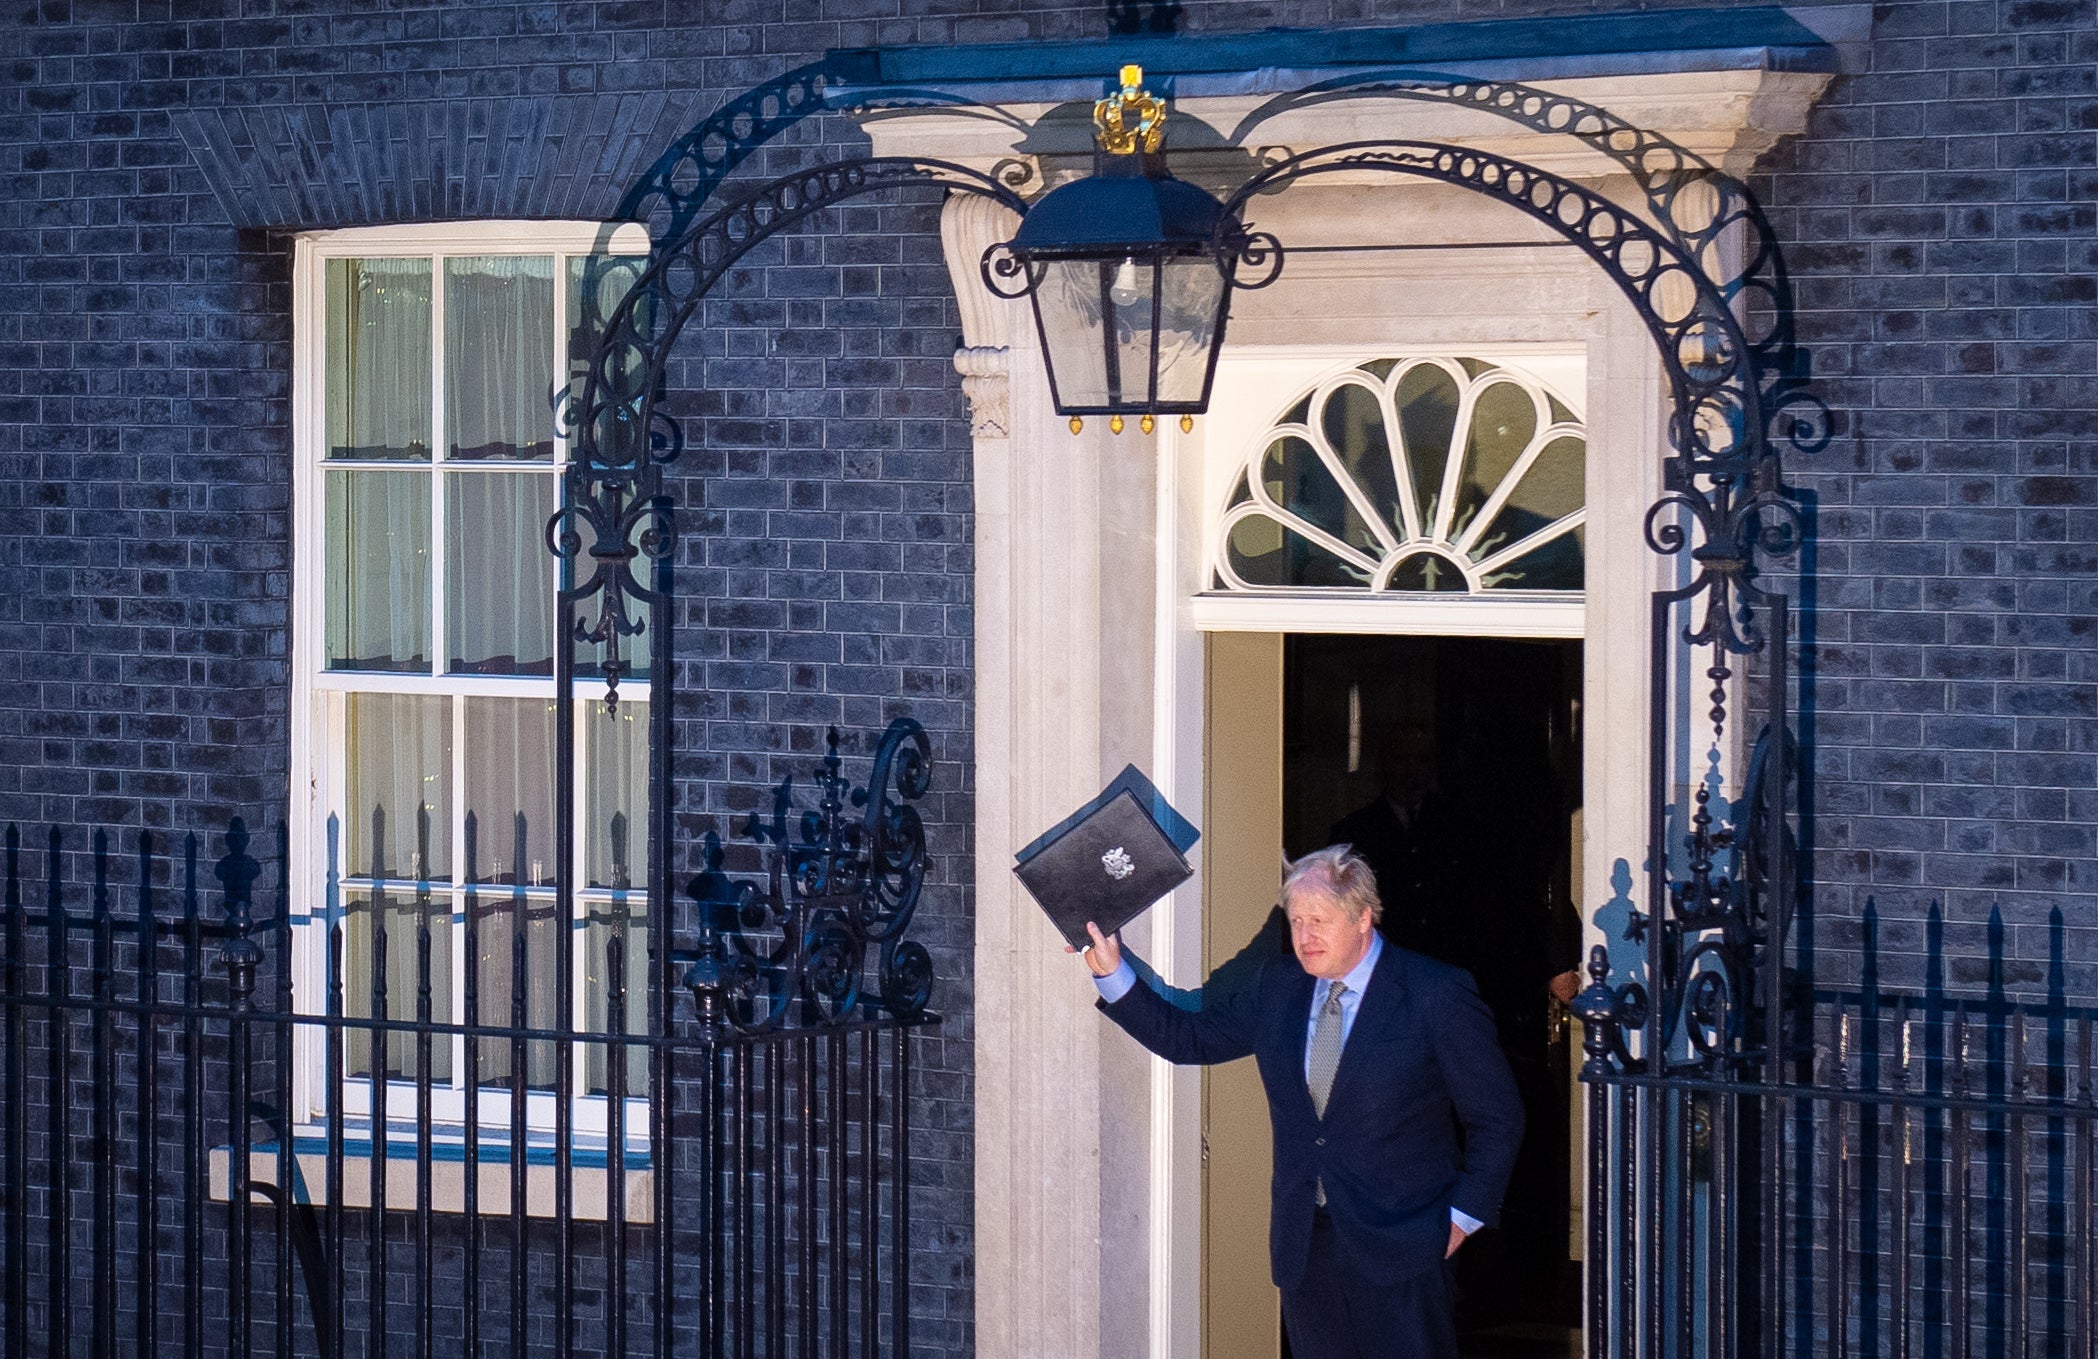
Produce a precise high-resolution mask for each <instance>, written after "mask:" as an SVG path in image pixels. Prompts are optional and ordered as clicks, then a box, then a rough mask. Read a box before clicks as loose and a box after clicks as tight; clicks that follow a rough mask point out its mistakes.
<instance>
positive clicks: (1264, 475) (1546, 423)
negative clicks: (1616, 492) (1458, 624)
mask: <svg viewBox="0 0 2098 1359" xmlns="http://www.w3.org/2000/svg"><path fill="white" fill-rule="evenodd" d="M1587 458H1588V439H1587V434H1586V431H1585V429H1584V428H1583V426H1582V424H1581V422H1580V420H1579V418H1578V417H1576V416H1575V415H1574V414H1573V412H1572V411H1571V410H1570V409H1569V408H1568V407H1567V405H1566V404H1565V402H1563V401H1561V400H1560V399H1559V398H1557V397H1555V396H1554V395H1553V394H1552V393H1551V392H1549V391H1547V390H1546V389H1545V388H1544V386H1543V384H1541V383H1540V382H1538V381H1537V380H1536V379H1535V378H1532V377H1530V376H1528V375H1527V374H1524V373H1520V372H1517V371H1516V370H1514V369H1511V368H1503V367H1500V366H1498V365H1496V364H1493V363H1490V362H1487V361H1484V360H1480V359H1467V358H1457V359H1440V358H1433V359H1421V358H1415V359H1403V360H1402V359H1374V360H1371V361H1370V362H1367V363H1364V364H1361V365H1360V366H1358V367H1355V368H1351V369H1349V370H1348V371H1347V372H1345V373H1340V374H1337V375H1335V376H1333V377H1329V378H1327V379H1325V380H1324V381H1322V382H1320V383H1319V384H1318V386H1317V387H1315V388H1313V389H1312V391H1311V392H1310V393H1309V394H1307V395H1305V396H1302V397H1300V398H1298V399H1296V400H1294V401H1292V402H1291V403H1290V404H1289V406H1288V407H1287V408H1286V409H1285V413H1284V414H1283V417H1282V419H1281V420H1279V421H1278V422H1277V423H1276V424H1275V425H1274V426H1272V427H1271V428H1270V429H1269V430H1268V431H1267V433H1266V435H1265V436H1264V437H1263V438H1261V440H1260V441H1259V442H1258V443H1257V444H1256V446H1255V448H1254V450H1253V452H1252V456H1251V458H1250V459H1249V461H1248V463H1247V465H1246V467H1245V469H1244V471H1243V472H1242V473H1241V474H1239V475H1238V476H1236V477H1234V478H1233V480H1232V490H1231V494H1230V496H1229V497H1228V499H1227V503H1226V505H1225V507H1224V515H1223V523H1222V526H1221V528H1222V531H1221V532H1220V533H1219V534H1218V539H1217V541H1218V551H1217V559H1216V562H1215V563H1214V576H1213V584H1214V587H1215V588H1216V589H1219V590H1259V591H1273V590H1319V591H1365V592H1390V593H1397V594H1405V593H1419V594H1479V593H1481V592H1492V591H1511V590H1551V591H1561V592H1564V591H1578V590H1580V589H1581V587H1582V576H1583V570H1584V566H1585V547H1586V541H1585V533H1584V530H1583V523H1584V521H1585V518H1586V506H1587V488H1586V479H1587Z"/></svg>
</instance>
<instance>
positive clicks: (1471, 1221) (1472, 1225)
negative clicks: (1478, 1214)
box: [1450, 1208, 1486, 1236]
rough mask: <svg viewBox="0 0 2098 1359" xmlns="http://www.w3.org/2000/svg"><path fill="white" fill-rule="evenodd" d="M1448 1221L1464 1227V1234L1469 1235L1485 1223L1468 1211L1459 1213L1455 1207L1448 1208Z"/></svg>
mask: <svg viewBox="0 0 2098 1359" xmlns="http://www.w3.org/2000/svg"><path fill="white" fill-rule="evenodd" d="M1450 1221H1452V1222H1454V1223H1456V1224H1457V1225H1458V1226H1460V1227H1462V1228H1464V1234H1465V1235H1466V1236H1470V1235H1471V1234H1472V1233H1473V1232H1475V1231H1477V1230H1479V1228H1481V1227H1483V1226H1485V1225H1486V1224H1485V1223H1483V1222H1481V1221H1479V1219H1477V1218H1475V1217H1473V1216H1472V1215H1471V1214H1470V1213H1460V1212H1458V1211H1457V1210H1456V1209H1455V1208H1452V1209H1450Z"/></svg>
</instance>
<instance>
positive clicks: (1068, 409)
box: [983, 66, 1281, 434]
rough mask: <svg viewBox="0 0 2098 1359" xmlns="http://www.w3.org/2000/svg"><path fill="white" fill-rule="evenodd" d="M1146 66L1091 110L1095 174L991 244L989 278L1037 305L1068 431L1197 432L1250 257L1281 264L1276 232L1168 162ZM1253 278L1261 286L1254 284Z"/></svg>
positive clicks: (1004, 292) (986, 264) (1161, 114)
mask: <svg viewBox="0 0 2098 1359" xmlns="http://www.w3.org/2000/svg"><path fill="white" fill-rule="evenodd" d="M1143 80H1144V72H1143V68H1142V67H1140V66H1124V67H1123V68H1122V88H1121V89H1120V91H1118V92H1117V93H1115V94H1113V95H1110V96H1108V97H1107V98H1105V99H1102V100H1101V101H1099V102H1098V103H1097V104H1095V105H1094V106H1093V126H1094V137H1095V140H1096V141H1097V143H1098V148H1099V149H1098V150H1097V151H1096V152H1095V153H1094V164H1093V173H1092V174H1091V175H1088V176H1087V177H1086V178H1084V179H1080V180H1076V181H1073V182H1072V183H1069V184H1065V185H1063V186H1062V187H1060V188H1057V189H1053V190H1051V191H1050V192H1049V193H1048V194H1046V195H1044V196H1043V198H1042V200H1041V201H1040V202H1038V203H1036V204H1035V205H1034V206H1033V207H1032V208H1030V209H1029V210H1028V212H1027V216H1026V217H1025V218H1023V219H1022V220H1021V222H1020V229H1019V231H1018V232H1016V233H1015V234H1014V236H1013V238H1012V239H1011V240H1010V241H1006V242H1003V243H1001V244H999V245H994V246H992V247H991V248H990V249H989V250H987V251H985V252H984V257H983V277H984V282H985V284H986V285H988V286H989V287H990V289H991V291H993V292H995V293H997V294H998V295H999V296H1001V297H1014V298H1017V297H1023V296H1024V297H1026V298H1027V299H1028V301H1029V302H1030V303H1031V304H1032V306H1033V309H1034V320H1035V327H1036V330H1037V331H1038V332H1039V334H1040V336H1041V341H1042V355H1043V358H1044V360H1045V362H1046V363H1047V365H1048V369H1049V391H1050V396H1051V399H1052V400H1054V401H1055V403H1056V409H1057V413H1058V414H1061V415H1068V416H1070V417H1071V432H1072V433H1074V434H1075V433H1077V432H1078V431H1079V430H1080V429H1081V428H1083V424H1084V422H1083V420H1082V419H1081V418H1080V417H1082V416H1087V415H1105V416H1108V417H1110V419H1109V422H1108V427H1109V428H1110V429H1112V430H1113V431H1114V432H1115V433H1117V434H1120V433H1121V432H1122V425H1123V417H1124V416H1127V415H1136V416H1139V417H1141V420H1142V428H1143V430H1144V432H1145V433H1146V434H1148V433H1150V432H1151V430H1152V429H1153V427H1154V425H1155V418H1156V417H1157V416H1159V415H1178V416H1179V417H1180V427H1181V428H1182V429H1190V428H1192V427H1193V425H1194V417H1195V416H1197V415H1199V414H1201V413H1202V412H1203V411H1204V410H1206V409H1207V408H1208V406H1209V386H1210V380H1211V378H1212V377H1213V376H1214V375H1215V373H1216V363H1217V351H1218V349H1219V347H1220V346H1221V345H1222V344H1223V340H1224V322H1225V320H1226V318H1227V317H1228V316H1229V315H1230V312H1231V289H1232V285H1233V283H1234V279H1235V275H1236V273H1237V270H1238V266H1239V264H1240V263H1241V262H1246V263H1250V264H1253V265H1255V266H1270V269H1269V273H1268V276H1267V278H1264V279H1262V280H1260V282H1263V283H1264V282H1267V281H1269V279H1272V278H1273V276H1274V275H1273V270H1274V269H1279V268H1280V266H1281V253H1280V250H1279V247H1278V246H1277V245H1276V243H1275V241H1274V238H1273V237H1271V236H1266V235H1259V236H1255V235H1252V234H1249V233H1248V232H1247V231H1246V230H1245V228H1244V226H1243V225H1242V224H1241V223H1239V222H1238V221H1237V220H1236V219H1235V218H1231V217H1228V216H1227V215H1226V213H1225V211H1224V205H1223V204H1222V203H1219V202H1218V201H1217V200H1216V199H1215V198H1214V197H1212V196H1211V195H1209V194H1208V193H1206V192H1204V191H1203V190H1201V189H1199V188H1197V187H1195V186H1194V185H1192V184H1190V183H1188V182H1187V181H1186V180H1183V179H1176V178H1174V177H1173V176H1172V175H1171V174H1169V173H1168V172H1167V171H1166V168H1165V164H1164V158H1163V157H1162V156H1160V155H1159V154H1158V148H1159V144H1160V143H1161V142H1162V141H1163V140H1164V136H1165V118H1166V107H1165V102H1164V101H1163V100H1161V99H1159V98H1158V97H1157V96H1155V95H1153V94H1151V93H1150V92H1149V91H1147V90H1145V89H1144V88H1143ZM1253 286H1258V285H1257V284H1256V285H1253Z"/></svg>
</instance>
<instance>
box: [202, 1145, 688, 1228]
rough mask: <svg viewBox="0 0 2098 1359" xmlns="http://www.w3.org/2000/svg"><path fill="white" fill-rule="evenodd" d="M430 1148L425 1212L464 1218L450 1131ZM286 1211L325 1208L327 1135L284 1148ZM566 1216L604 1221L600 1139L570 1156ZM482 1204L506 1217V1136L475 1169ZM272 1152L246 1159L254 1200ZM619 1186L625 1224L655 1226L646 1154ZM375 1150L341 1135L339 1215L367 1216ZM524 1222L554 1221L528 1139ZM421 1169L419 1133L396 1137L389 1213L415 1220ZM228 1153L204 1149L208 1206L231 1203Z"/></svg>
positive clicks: (631, 1157) (552, 1175) (606, 1186)
mask: <svg viewBox="0 0 2098 1359" xmlns="http://www.w3.org/2000/svg"><path fill="white" fill-rule="evenodd" d="M431 1143H432V1145H431V1148H430V1209H431V1211H432V1212H435V1213H445V1214H452V1215H462V1214H464V1213H465V1212H466V1184H467V1174H468V1166H467V1161H466V1146H465V1142H464V1141H463V1140H462V1138H461V1136H460V1132H459V1130H458V1129H457V1128H446V1129H443V1130H442V1131H441V1132H434V1133H433V1135H432V1138H431ZM291 1147H292V1165H293V1177H292V1179H293V1183H292V1201H293V1202H294V1203H308V1204H313V1205H316V1206H320V1205H325V1204H326V1203H327V1202H328V1188H329V1185H328V1139H327V1136H326V1134H325V1133H321V1132H318V1131H309V1132H305V1133H300V1134H297V1135H294V1136H293V1137H292V1139H291ZM569 1163H570V1167H571V1171H570V1189H569V1213H570V1216H571V1217H572V1218H573V1219H574V1220H575V1221H578V1222H604V1221H608V1220H609V1219H610V1216H611V1214H610V1211H609V1208H610V1204H611V1203H612V1202H613V1199H612V1197H611V1194H612V1185H611V1182H612V1180H613V1178H614V1177H613V1174H612V1170H611V1167H610V1165H609V1163H608V1158H607V1156H606V1152H605V1147H604V1144H603V1141H602V1139H598V1140H596V1141H595V1142H593V1143H588V1144H586V1143H585V1141H584V1139H582V1138H578V1139H577V1140H576V1145H575V1147H574V1149H573V1150H572V1151H571V1153H570V1156H569ZM473 1169H474V1171H475V1173H476V1179H477V1182H478V1184H477V1188H478V1190H479V1202H478V1203H477V1204H476V1205H475V1211H476V1213H477V1214H478V1215H479V1216H481V1217H487V1218H507V1217H509V1216H510V1188H511V1185H510V1180H511V1166H510V1142H509V1137H508V1133H507V1130H503V1131H501V1132H499V1133H496V1132H491V1133H488V1134H484V1140H483V1141H482V1143H481V1145H480V1147H479V1149H478V1151H477V1154H476V1160H475V1165H474V1167H473ZM277 1170H278V1152H277V1143H276V1141H275V1140H274V1139H271V1140H269V1141H258V1142H256V1143H254V1144H253V1146H252V1147H251V1148H250V1149H249V1154H248V1178H249V1181H250V1184H251V1186H252V1191H251V1192H252V1193H253V1194H254V1196H255V1197H257V1198H265V1197H274V1194H275V1190H276V1185H277ZM618 1178H619V1191H618V1199H619V1201H620V1202H623V1203H624V1205H625V1207H626V1220H627V1221H628V1222H631V1223H636V1224H647V1223H651V1222H653V1221H655V1173H654V1171H653V1170H652V1168H651V1167H650V1165H649V1158H648V1152H647V1151H646V1149H636V1148H634V1147H632V1146H631V1145H629V1147H628V1149H627V1153H626V1165H625V1169H624V1174H623V1175H621V1176H620V1177H618ZM373 1179H374V1177H373V1174H372V1141H371V1136H370V1134H369V1132H368V1131H366V1130H364V1129H362V1128H360V1129H358V1130H357V1131H356V1132H354V1133H345V1135H344V1137H343V1154H342V1206H343V1207H344V1208H345V1209H352V1210H354V1209H364V1210H366V1211H369V1210H370V1209H371V1206H372V1182H373ZM524 1180H525V1184H524V1211H525V1216H527V1217H534V1218H551V1217H553V1216H554V1191H555V1185H556V1182H557V1173H556V1165H555V1161H554V1148H553V1144H552V1139H551V1138H546V1139H543V1140H542V1139H540V1138H537V1137H535V1138H534V1139H533V1140H532V1141H531V1142H530V1143H529V1144H528V1145H527V1146H526V1148H525V1166H524ZM419 1181H420V1165H419V1163H418V1157H417V1147H416V1129H415V1128H414V1127H412V1126H407V1127H396V1128H394V1129H393V1131H392V1132H390V1133H389V1134H388V1136H387V1139H386V1207H387V1208H388V1209H389V1210H392V1211H398V1212H414V1211H415V1210H416V1208H417V1207H418V1204H417V1197H418V1192H419V1190H420V1183H419ZM232 1183H233V1148H232V1147H230V1146H220V1147H213V1148H212V1149H211V1197H212V1200H213V1201H214V1202H217V1203H225V1202H227V1201H228V1200H229V1199H230V1198H231V1196H232Z"/></svg>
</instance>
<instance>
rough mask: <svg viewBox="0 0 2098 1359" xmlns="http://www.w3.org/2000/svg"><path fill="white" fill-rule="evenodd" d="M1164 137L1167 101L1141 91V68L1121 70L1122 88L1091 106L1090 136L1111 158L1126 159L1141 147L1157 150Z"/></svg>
mask: <svg viewBox="0 0 2098 1359" xmlns="http://www.w3.org/2000/svg"><path fill="white" fill-rule="evenodd" d="M1165 135H1166V101H1165V100H1163V99H1160V98H1159V97H1158V96H1157V95H1155V94H1153V93H1151V92H1150V91H1149V90H1147V89H1145V88H1144V68H1143V67H1141V66H1133V65H1132V66H1124V67H1123V68H1122V88H1121V89H1120V90H1118V91H1117V92H1115V93H1114V94H1111V95H1109V96H1108V97H1107V98H1105V99H1102V100H1101V101H1099V102H1098V103H1096V104H1094V105H1093V136H1094V137H1095V138H1096V139H1097V140H1098V141H1099V143H1100V149H1101V150H1102V151H1105V152H1107V154H1109V155H1110V156H1127V155H1132V154H1134V153H1135V151H1136V149H1137V148H1138V147H1139V146H1142V147H1143V149H1144V151H1145V152H1146V153H1147V154H1148V153H1150V152H1153V151H1156V150H1158V146H1159V143H1160V142H1162V141H1164V140H1165Z"/></svg>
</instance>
